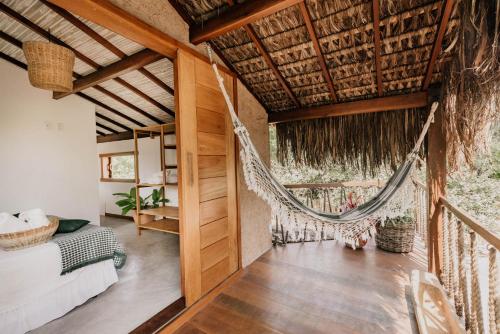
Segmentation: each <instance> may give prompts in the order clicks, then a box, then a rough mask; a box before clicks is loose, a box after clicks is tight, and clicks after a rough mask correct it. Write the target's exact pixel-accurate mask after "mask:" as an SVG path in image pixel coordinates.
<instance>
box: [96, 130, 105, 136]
mask: <svg viewBox="0 0 500 334" xmlns="http://www.w3.org/2000/svg"><path fill="white" fill-rule="evenodd" d="M95 133H97V134H98V135H99V136H105V135H106V134H105V133H104V132H102V131H99V130H96V131H95Z"/></svg>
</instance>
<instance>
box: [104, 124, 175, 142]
mask: <svg viewBox="0 0 500 334" xmlns="http://www.w3.org/2000/svg"><path fill="white" fill-rule="evenodd" d="M170 133H175V126H172V127H167V129H166V131H165V134H170ZM137 137H138V138H146V137H150V133H147V132H138V133H137ZM130 139H134V132H133V131H125V132H118V133H114V134H109V135H104V136H99V137H97V143H98V144H100V143H109V142H112V141H120V140H130Z"/></svg>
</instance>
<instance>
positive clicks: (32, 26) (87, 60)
mask: <svg viewBox="0 0 500 334" xmlns="http://www.w3.org/2000/svg"><path fill="white" fill-rule="evenodd" d="M89 1H91V0H89ZM81 2H84V1H83V0H81V1H76V2H75V3H81ZM0 11H2V12H4V13H5V14H7V15H8V16H10V17H11V18H13V19H14V20H16V21H17V22H19V23H21V24H23V25H24V26H26V27H27V28H29V29H31V30H33V31H34V32H35V33H37V34H38V35H40V36H42V37H44V38H46V39H50V40H51V41H53V42H54V43H57V44H59V45H62V46H64V47H66V48H68V49H70V50H71V51H73V52H74V53H75V56H76V57H77V58H78V59H80V60H81V61H83V62H85V63H86V64H88V65H89V66H90V67H93V68H94V69H96V70H98V69H100V68H102V66H101V65H99V64H98V63H96V62H95V61H93V60H92V59H90V58H88V57H87V56H85V55H84V54H82V53H80V52H79V51H77V50H75V49H74V48H72V47H71V46H69V45H68V44H66V43H64V42H63V41H62V40H60V39H58V38H57V37H55V36H53V35H51V34H50V33H49V32H48V31H46V30H45V29H43V28H41V27H40V26H38V25H36V24H35V23H33V22H31V21H30V20H28V19H27V18H25V17H24V16H22V15H21V14H19V13H17V12H16V11H14V10H12V9H11V8H10V7H8V6H6V5H5V4H3V3H1V2H0ZM114 80H115V81H116V82H118V83H119V84H121V85H122V86H124V87H125V88H128V89H129V90H132V91H133V92H134V93H135V94H137V95H139V96H140V97H142V98H144V99H145V100H147V101H148V102H149V103H152V104H153V105H155V106H156V107H157V108H160V109H161V110H163V111H165V112H166V113H168V114H169V115H172V116H173V115H174V114H175V113H174V112H173V111H172V110H170V109H169V108H167V107H166V106H164V105H162V104H161V103H159V102H158V101H156V100H154V99H152V98H151V97H149V96H148V95H147V94H145V93H143V92H142V91H140V90H139V89H137V88H135V87H134V86H132V85H131V84H129V83H128V82H126V81H125V80H123V79H121V78H115V79H114ZM151 117H153V116H151ZM151 117H150V118H151ZM160 123H163V122H160Z"/></svg>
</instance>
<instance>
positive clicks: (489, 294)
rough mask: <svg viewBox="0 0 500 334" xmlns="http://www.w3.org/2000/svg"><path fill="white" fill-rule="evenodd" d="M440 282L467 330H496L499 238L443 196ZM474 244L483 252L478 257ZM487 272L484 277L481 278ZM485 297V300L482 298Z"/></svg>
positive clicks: (498, 318) (498, 321)
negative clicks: (483, 251)
mask: <svg viewBox="0 0 500 334" xmlns="http://www.w3.org/2000/svg"><path fill="white" fill-rule="evenodd" d="M439 204H440V206H441V208H442V210H443V217H444V221H443V236H442V242H443V247H442V254H441V256H442V260H443V266H442V268H441V269H442V270H441V277H440V279H441V282H442V283H443V286H444V288H445V290H446V292H447V294H448V297H449V298H450V300H451V301H452V303H453V304H454V306H455V311H456V313H457V315H458V316H460V317H462V318H463V321H464V324H465V328H466V330H467V332H468V333H472V334H476V333H477V334H480V333H495V334H497V333H500V298H499V296H498V291H497V290H498V282H497V259H496V257H497V252H498V250H499V248H500V238H498V237H497V236H496V235H494V234H493V233H492V232H490V231H488V230H487V229H486V228H484V227H483V226H482V225H481V224H480V223H479V222H477V221H476V219H474V218H473V217H471V216H470V215H469V214H468V213H467V212H464V211H463V210H461V209H460V208H458V207H457V206H455V205H453V204H452V203H450V202H449V201H448V200H447V199H446V198H445V197H440V199H439ZM478 245H480V246H481V248H483V249H484V250H485V251H486V252H487V258H486V257H484V256H483V257H479V255H480V254H479V251H478ZM486 275H487V277H488V279H487V280H484V279H483V280H482V279H481V278H485V276H486ZM484 299H486V300H484Z"/></svg>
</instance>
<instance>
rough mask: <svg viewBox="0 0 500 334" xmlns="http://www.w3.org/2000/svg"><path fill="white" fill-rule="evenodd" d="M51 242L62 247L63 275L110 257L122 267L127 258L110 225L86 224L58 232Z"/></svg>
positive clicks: (118, 267) (116, 266) (117, 265)
mask: <svg viewBox="0 0 500 334" xmlns="http://www.w3.org/2000/svg"><path fill="white" fill-rule="evenodd" d="M51 242H53V243H55V244H56V245H58V246H59V248H60V249H61V257H62V272H61V275H64V274H67V273H70V272H72V271H73V270H76V269H78V268H81V267H85V266H88V265H90V264H93V263H96V262H100V261H105V260H109V259H113V261H114V264H115V268H117V269H120V268H122V267H123V266H124V265H125V261H126V260H127V254H125V250H124V248H123V247H122V245H121V244H120V243H119V242H118V239H117V237H116V235H115V232H114V231H113V230H112V229H111V228H110V227H100V226H93V225H86V226H84V227H82V228H81V229H79V230H78V231H76V232H73V233H63V234H56V235H54V237H53V238H52V240H51Z"/></svg>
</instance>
